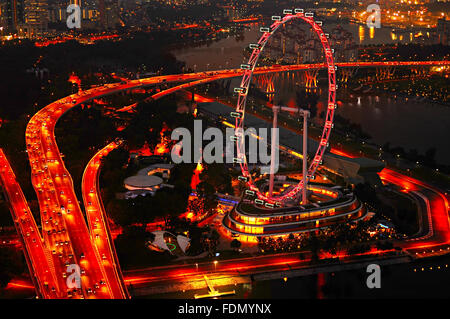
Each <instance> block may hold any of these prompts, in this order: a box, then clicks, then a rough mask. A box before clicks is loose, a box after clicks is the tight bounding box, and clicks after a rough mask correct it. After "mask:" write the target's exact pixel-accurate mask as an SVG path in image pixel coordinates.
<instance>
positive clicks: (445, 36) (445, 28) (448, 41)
mask: <svg viewBox="0 0 450 319" xmlns="http://www.w3.org/2000/svg"><path fill="white" fill-rule="evenodd" d="M436 34H437V39H438V43H440V44H442V45H450V20H446V19H445V18H442V19H438V21H437V27H436Z"/></svg>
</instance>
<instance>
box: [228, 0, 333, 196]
mask: <svg viewBox="0 0 450 319" xmlns="http://www.w3.org/2000/svg"><path fill="white" fill-rule="evenodd" d="M295 19H299V20H303V21H304V22H306V23H308V24H309V25H310V26H311V28H312V30H313V31H314V32H315V33H316V35H317V36H318V37H319V40H320V42H321V44H322V48H323V51H324V55H325V63H326V66H327V71H328V103H327V112H326V116H325V124H324V127H323V130H322V134H321V138H320V141H319V146H318V148H317V150H316V152H315V155H314V157H312V160H311V163H310V165H309V168H308V169H307V173H306V176H305V178H304V179H303V180H301V181H300V182H299V183H298V184H297V185H296V186H294V187H293V188H292V189H290V190H289V191H288V192H286V193H284V194H281V195H276V196H272V194H269V195H266V194H264V193H263V192H261V191H260V190H259V189H258V187H257V186H256V185H255V183H254V181H253V180H252V176H251V174H250V172H249V169H248V165H247V158H246V155H245V138H236V149H237V158H238V159H239V165H240V167H241V171H242V177H243V179H244V180H245V181H246V182H247V184H248V187H249V189H250V190H251V191H254V192H255V193H256V195H257V197H258V199H259V200H260V201H266V202H268V203H281V202H284V201H285V200H286V199H291V198H294V197H295V196H297V195H298V194H299V192H301V191H302V190H303V189H304V188H305V181H306V180H307V179H310V178H312V177H313V176H314V174H315V173H316V170H317V168H318V167H319V165H320V164H321V162H322V158H323V156H324V153H325V151H326V148H327V147H328V141H329V138H330V133H331V129H332V128H333V118H334V112H335V108H336V89H337V84H336V66H335V65H334V59H333V51H334V50H332V49H331V48H330V45H329V42H328V34H326V33H325V32H324V31H323V30H322V27H321V26H322V22H321V21H315V20H314V14H313V13H311V12H304V10H303V9H295V10H290V9H286V10H284V11H283V16H272V20H273V21H274V22H273V23H272V25H271V26H270V27H262V28H261V29H260V31H261V32H262V36H261V38H260V39H259V41H258V42H257V43H255V44H250V49H252V50H253V51H252V53H251V55H250V58H249V60H248V62H247V63H246V64H243V65H241V68H242V69H243V70H244V73H243V76H242V81H241V84H240V87H238V88H236V89H235V92H236V93H238V101H237V106H236V112H235V113H234V114H235V116H234V117H235V135H236V137H239V135H240V132H242V131H243V129H244V118H245V106H246V102H247V94H248V91H249V88H250V84H251V80H252V76H253V72H254V70H255V67H256V65H257V63H258V60H259V57H260V55H261V53H262V52H263V50H264V46H265V45H266V43H267V42H268V40H269V39H270V38H271V37H272V35H273V34H274V33H275V32H276V31H277V29H278V28H279V27H280V26H282V25H284V24H285V23H287V22H289V21H291V20H295ZM303 161H307V159H306V158H303Z"/></svg>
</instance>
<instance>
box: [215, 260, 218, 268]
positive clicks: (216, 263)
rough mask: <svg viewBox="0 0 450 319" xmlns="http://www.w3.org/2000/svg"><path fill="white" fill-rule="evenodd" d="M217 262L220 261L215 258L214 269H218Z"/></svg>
mask: <svg viewBox="0 0 450 319" xmlns="http://www.w3.org/2000/svg"><path fill="white" fill-rule="evenodd" d="M217 263H218V261H217V260H214V271H216V270H217Z"/></svg>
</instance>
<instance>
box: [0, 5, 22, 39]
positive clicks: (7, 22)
mask: <svg viewBox="0 0 450 319" xmlns="http://www.w3.org/2000/svg"><path fill="white" fill-rule="evenodd" d="M23 9H24V8H23V0H6V1H4V2H2V3H0V27H2V28H3V31H4V32H6V33H15V32H16V31H17V29H18V26H19V25H20V24H22V23H23V18H24V15H23Z"/></svg>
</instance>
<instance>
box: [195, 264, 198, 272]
mask: <svg viewBox="0 0 450 319" xmlns="http://www.w3.org/2000/svg"><path fill="white" fill-rule="evenodd" d="M195 268H196V269H197V272H198V264H197V263H195Z"/></svg>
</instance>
